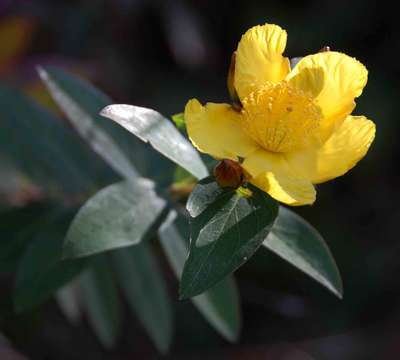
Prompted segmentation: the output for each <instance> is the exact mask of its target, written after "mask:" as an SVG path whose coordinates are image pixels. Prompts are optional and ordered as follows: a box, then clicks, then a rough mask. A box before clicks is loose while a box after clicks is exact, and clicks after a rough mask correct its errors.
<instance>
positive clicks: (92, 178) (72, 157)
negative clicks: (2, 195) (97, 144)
mask: <svg viewBox="0 0 400 360" xmlns="http://www.w3.org/2000/svg"><path fill="white" fill-rule="evenodd" d="M0 117H1V121H0V151H1V153H2V155H4V156H5V157H6V158H7V159H10V161H12V162H13V163H14V164H15V165H16V167H17V168H18V169H19V170H20V171H21V172H23V173H24V174H25V175H27V176H28V177H30V178H31V179H33V180H34V181H35V182H36V183H37V184H39V185H40V186H41V187H43V188H45V189H46V190H47V191H48V192H51V194H55V195H59V194H65V193H66V194H73V195H76V194H82V193H83V192H85V193H87V192H90V191H93V189H94V188H96V187H97V186H104V185H105V184H108V183H109V182H111V181H113V180H114V181H115V179H116V176H115V174H113V173H112V172H111V171H110V169H109V167H108V166H107V165H106V164H105V163H104V162H103V161H102V160H101V159H100V158H99V157H98V156H97V155H96V154H94V153H93V151H91V150H90V148H89V147H88V146H87V145H86V144H85V143H83V142H82V141H81V140H80V139H79V138H78V137H77V136H76V134H75V132H74V131H72V129H70V128H69V127H68V126H66V124H65V122H63V121H62V120H61V119H59V118H57V117H56V116H55V115H54V114H51V113H50V112H48V111H46V110H45V109H44V108H42V107H41V106H39V105H38V104H36V103H35V102H34V101H32V100H31V99H29V98H28V97H26V96H25V95H23V94H22V93H21V92H19V91H18V90H15V89H12V88H9V87H6V86H4V85H0Z"/></svg>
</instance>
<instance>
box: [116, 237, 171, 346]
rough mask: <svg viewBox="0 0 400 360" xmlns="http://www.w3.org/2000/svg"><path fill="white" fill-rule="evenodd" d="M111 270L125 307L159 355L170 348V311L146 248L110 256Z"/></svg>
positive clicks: (157, 272) (156, 269)
mask: <svg viewBox="0 0 400 360" xmlns="http://www.w3.org/2000/svg"><path fill="white" fill-rule="evenodd" d="M111 255H112V259H113V261H114V268H115V269H116V273H117V276H118V278H119V282H120V284H121V286H122V290H123V291H124V293H125V295H126V298H127V300H128V302H129V305H130V306H131V307H132V309H133V310H134V311H135V313H136V315H137V317H138V318H139V320H140V321H141V323H142V324H143V326H144V327H145V329H146V331H147V333H148V334H149V336H150V338H151V339H152V340H153V342H154V344H155V345H156V347H157V349H158V350H159V351H160V352H161V353H166V352H167V351H168V349H169V347H170V344H171V339H172V333H173V324H172V309H171V304H170V301H169V297H168V292H167V289H166V287H165V283H164V280H163V278H162V276H161V273H160V269H159V267H158V265H157V263H156V259H155V258H154V257H153V254H152V253H151V249H150V248H149V246H148V245H147V244H145V243H144V244H143V243H142V244H139V245H137V246H131V247H129V248H125V249H119V250H116V251H114V252H112V254H111Z"/></svg>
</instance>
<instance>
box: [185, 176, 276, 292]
mask: <svg viewBox="0 0 400 360" xmlns="http://www.w3.org/2000/svg"><path fill="white" fill-rule="evenodd" d="M251 191H252V192H253V195H252V196H251V197H249V198H246V197H243V196H240V195H239V194H238V193H236V192H235V191H234V190H220V189H219V185H218V184H217V183H216V182H215V181H214V180H213V178H207V179H204V180H202V181H200V183H199V184H198V185H197V187H196V189H195V190H194V191H193V192H192V194H191V195H190V197H189V200H188V205H187V209H188V211H189V213H190V215H191V216H192V218H191V220H190V222H191V234H190V252H189V257H188V259H187V261H186V263H185V267H184V269H183V274H182V280H181V286H180V295H181V298H183V299H184V298H188V297H192V296H195V295H198V294H201V293H202V292H203V291H205V290H207V289H209V288H210V287H212V286H213V285H215V284H217V283H218V282H219V281H221V280H222V279H223V278H224V277H225V276H227V275H228V274H230V273H232V272H233V271H235V270H236V269H237V268H239V267H240V266H241V265H243V264H244V263H245V262H246V261H247V260H248V259H249V258H250V257H251V256H252V255H253V254H254V252H255V251H256V250H257V249H258V248H259V247H260V246H261V244H262V242H263V240H264V239H265V238H266V236H267V235H268V233H269V231H270V229H271V227H272V225H273V222H274V221H275V218H276V216H277V215H278V205H277V203H276V201H274V200H273V199H272V198H270V197H269V196H268V195H267V194H265V193H263V192H262V191H260V190H258V189H257V188H255V187H252V188H251Z"/></svg>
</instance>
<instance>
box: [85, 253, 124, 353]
mask: <svg viewBox="0 0 400 360" xmlns="http://www.w3.org/2000/svg"><path fill="white" fill-rule="evenodd" d="M80 285H81V289H82V295H83V296H82V303H83V306H84V307H85V310H86V313H87V315H88V320H89V322H90V324H91V326H92V328H93V330H94V332H95V333H96V335H97V336H98V338H99V340H100V342H101V343H102V344H103V346H104V347H106V348H108V349H110V348H112V347H113V346H114V345H115V343H116V340H117V337H118V335H119V332H120V327H121V309H120V303H119V299H118V291H117V286H116V281H115V278H114V276H113V274H112V271H111V266H110V264H109V261H108V259H107V258H106V257H105V256H104V255H102V256H99V257H97V258H96V259H95V261H94V262H93V265H92V267H91V268H90V269H88V270H87V271H85V272H84V273H83V274H82V276H81V278H80Z"/></svg>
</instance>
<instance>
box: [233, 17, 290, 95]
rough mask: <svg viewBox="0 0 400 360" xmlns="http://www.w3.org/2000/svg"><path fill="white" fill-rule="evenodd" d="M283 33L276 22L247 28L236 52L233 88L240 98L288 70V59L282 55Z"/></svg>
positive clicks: (274, 79) (284, 33)
mask: <svg viewBox="0 0 400 360" xmlns="http://www.w3.org/2000/svg"><path fill="white" fill-rule="evenodd" d="M286 39H287V34H286V31H285V30H282V28H280V27H279V26H277V25H270V24H265V25H262V26H260V25H259V26H255V27H253V28H251V29H249V30H248V31H247V32H246V33H245V34H244V35H243V36H242V39H241V40H240V42H239V45H238V48H237V52H236V67H235V88H236V91H237V93H238V95H239V98H240V99H244V98H245V97H246V96H247V95H249V94H250V93H251V92H253V91H254V90H255V89H257V88H259V87H260V86H262V85H265V84H266V83H268V82H274V83H275V82H279V81H281V80H283V79H284V78H285V77H286V75H287V74H288V73H289V71H290V63H289V59H287V58H285V57H283V56H282V53H283V51H284V50H285V47H286Z"/></svg>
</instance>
